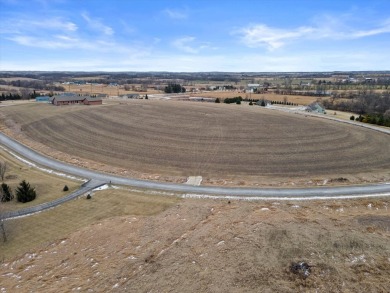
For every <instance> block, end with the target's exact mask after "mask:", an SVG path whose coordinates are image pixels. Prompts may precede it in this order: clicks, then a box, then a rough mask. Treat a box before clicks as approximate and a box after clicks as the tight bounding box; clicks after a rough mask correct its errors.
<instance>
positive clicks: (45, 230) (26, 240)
mask: <svg viewBox="0 0 390 293" xmlns="http://www.w3.org/2000/svg"><path fill="white" fill-rule="evenodd" d="M49 182H50V181H49V180H47V181H46V184H49ZM178 201H179V199H178V198H173V197H162V196H153V195H147V194H144V193H142V192H139V193H136V192H130V191H126V190H103V191H96V192H94V193H93V196H92V199H91V200H87V199H86V198H85V197H80V198H78V199H76V200H73V201H70V202H67V203H65V204H62V205H60V206H58V207H55V208H53V209H50V210H47V211H44V212H42V213H38V214H34V215H32V216H28V217H23V218H17V219H13V220H8V221H6V222H5V228H6V231H7V238H8V241H7V242H6V243H4V242H2V241H0V251H1V257H0V260H4V259H6V260H9V259H12V258H14V257H16V256H17V255H20V254H23V253H27V252H31V251H33V250H35V249H37V248H39V247H42V246H44V245H45V244H47V243H51V242H52V241H55V240H57V239H61V238H64V237H66V236H67V235H68V234H70V233H72V232H74V231H77V230H78V229H80V228H83V227H86V226H89V225H90V224H92V223H95V222H97V221H101V220H103V219H107V218H111V217H115V216H124V215H134V216H147V215H154V214H157V213H159V212H161V211H163V210H164V209H166V208H168V207H169V206H171V205H172V204H175V203H177V202H178Z"/></svg>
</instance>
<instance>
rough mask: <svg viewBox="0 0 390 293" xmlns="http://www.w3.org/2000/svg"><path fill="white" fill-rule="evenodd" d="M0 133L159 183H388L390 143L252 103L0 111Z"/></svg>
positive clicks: (383, 138) (53, 152) (366, 133)
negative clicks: (199, 178) (193, 180)
mask: <svg viewBox="0 0 390 293" xmlns="http://www.w3.org/2000/svg"><path fill="white" fill-rule="evenodd" d="M0 116H1V117H0V118H1V125H2V129H3V131H5V132H7V133H9V134H12V135H19V137H18V139H22V140H23V139H24V142H26V143H28V144H30V145H32V146H33V147H35V148H36V149H38V150H40V151H41V152H43V153H45V154H49V155H52V156H54V157H56V158H59V159H62V160H67V161H70V162H72V163H74V164H78V165H83V166H87V167H91V168H94V169H101V170H104V171H107V172H114V173H118V174H121V175H124V176H135V177H138V178H147V179H155V180H164V181H176V182H185V181H186V178H187V176H198V175H200V176H203V184H209V185H213V184H215V185H236V186H237V185H252V186H253V185H262V186H285V185H289V186H298V185H303V186H305V185H323V184H332V183H333V184H340V183H360V182H378V181H386V180H389V178H390V177H389V176H390V137H389V136H388V135H385V134H381V133H379V132H375V131H372V130H367V129H363V128H360V127H354V126H350V125H346V124H341V123H337V122H333V121H328V120H325V119H319V118H315V117H305V116H304V115H297V114H290V113H280V112H277V111H271V110H268V109H264V108H262V107H258V106H248V105H235V104H234V105H226V104H215V103H196V102H195V103H193V102H174V101H148V100H138V101H136V100H134V101H128V102H126V103H120V104H109V105H103V106H95V107H86V106H66V107H54V106H52V105H48V104H40V105H38V104H26V105H20V106H14V107H4V108H3V109H2V111H1V113H0Z"/></svg>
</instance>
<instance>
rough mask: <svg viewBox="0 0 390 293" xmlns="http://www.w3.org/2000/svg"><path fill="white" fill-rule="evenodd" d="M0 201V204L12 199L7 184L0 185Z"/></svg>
mask: <svg viewBox="0 0 390 293" xmlns="http://www.w3.org/2000/svg"><path fill="white" fill-rule="evenodd" d="M0 197H1V198H0V200H1V202H7V201H11V200H13V199H14V196H13V194H12V191H11V188H10V187H9V185H8V184H5V183H2V184H1V188H0Z"/></svg>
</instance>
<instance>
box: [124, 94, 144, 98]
mask: <svg viewBox="0 0 390 293" xmlns="http://www.w3.org/2000/svg"><path fill="white" fill-rule="evenodd" d="M122 97H123V98H124V99H140V98H141V97H140V95H139V94H128V95H123V96H122Z"/></svg>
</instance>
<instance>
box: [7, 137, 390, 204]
mask: <svg viewBox="0 0 390 293" xmlns="http://www.w3.org/2000/svg"><path fill="white" fill-rule="evenodd" d="M0 144H2V145H4V146H5V147H7V148H9V149H10V150H12V151H14V152H16V153H18V154H20V155H21V156H23V157H25V158H26V159H28V160H31V161H33V162H35V163H37V164H39V165H42V166H46V167H48V168H50V169H53V170H58V171H61V172H64V173H68V174H71V175H75V176H79V177H82V178H88V179H92V180H95V181H99V182H110V181H111V183H112V184H120V185H128V186H133V187H137V188H146V189H157V190H164V191H172V192H180V193H191V194H212V195H226V196H242V197H244V196H245V197H332V196H347V195H372V194H387V195H388V194H389V193H390V183H384V184H373V185H356V186H343V187H316V188H233V187H215V186H212V187H211V186H190V185H185V184H175V183H163V182H153V181H146V180H138V179H131V178H124V177H119V176H115V175H110V174H105V173H100V172H96V171H91V170H88V169H83V168H80V167H77V166H73V165H70V164H66V163H63V162H59V161H56V160H54V159H52V158H49V157H46V156H44V155H41V154H39V153H37V152H35V151H33V150H31V149H30V148H28V147H26V146H24V145H22V144H20V143H19V142H17V141H15V140H13V139H11V138H9V137H8V136H6V135H4V134H3V133H1V132H0Z"/></svg>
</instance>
